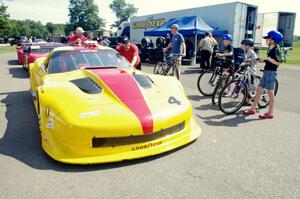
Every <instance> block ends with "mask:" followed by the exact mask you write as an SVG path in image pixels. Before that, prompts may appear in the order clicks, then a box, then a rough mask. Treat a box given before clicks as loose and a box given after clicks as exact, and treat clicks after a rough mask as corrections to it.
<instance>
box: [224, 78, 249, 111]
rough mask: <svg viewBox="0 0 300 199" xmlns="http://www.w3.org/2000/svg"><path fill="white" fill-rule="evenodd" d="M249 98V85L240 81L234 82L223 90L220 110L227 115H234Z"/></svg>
mask: <svg viewBox="0 0 300 199" xmlns="http://www.w3.org/2000/svg"><path fill="white" fill-rule="evenodd" d="M247 96H248V89H247V85H246V84H245V83H244V82H241V81H240V80H233V81H231V82H229V83H227V84H226V85H225V86H224V87H223V88H222V90H221V92H220V94H219V100H218V103H219V104H218V105H219V108H220V110H221V111H222V112H223V113H225V114H233V113H235V112H237V111H238V110H239V109H240V108H241V107H242V106H243V104H244V102H245V100H246V98H247Z"/></svg>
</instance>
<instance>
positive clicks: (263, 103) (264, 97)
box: [258, 79, 279, 108]
mask: <svg viewBox="0 0 300 199" xmlns="http://www.w3.org/2000/svg"><path fill="white" fill-rule="evenodd" d="M278 88H279V85H278V81H277V79H276V81H275V88H274V95H275V96H276V95H277V92H278ZM267 106H269V95H268V91H267V90H266V89H263V91H262V93H261V96H260V99H259V101H258V107H259V108H266V107H267Z"/></svg>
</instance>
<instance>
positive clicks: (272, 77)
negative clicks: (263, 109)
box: [258, 70, 277, 90]
mask: <svg viewBox="0 0 300 199" xmlns="http://www.w3.org/2000/svg"><path fill="white" fill-rule="evenodd" d="M276 78H277V71H271V70H265V71H264V74H263V76H262V78H261V80H260V82H259V85H258V86H259V87H262V88H264V89H267V90H274V89H275V82H276Z"/></svg>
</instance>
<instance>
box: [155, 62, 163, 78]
mask: <svg viewBox="0 0 300 199" xmlns="http://www.w3.org/2000/svg"><path fill="white" fill-rule="evenodd" d="M165 68H166V66H165V64H164V63H162V62H158V63H157V64H156V65H155V67H154V70H153V73H154V74H159V75H165Z"/></svg>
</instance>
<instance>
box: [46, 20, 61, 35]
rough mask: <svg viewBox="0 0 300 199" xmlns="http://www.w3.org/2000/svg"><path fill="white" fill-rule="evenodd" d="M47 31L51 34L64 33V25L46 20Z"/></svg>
mask: <svg viewBox="0 0 300 199" xmlns="http://www.w3.org/2000/svg"><path fill="white" fill-rule="evenodd" d="M46 28H47V31H48V32H49V33H50V34H52V35H64V34H65V25H64V24H54V23H52V22H48V23H47V24H46Z"/></svg>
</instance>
